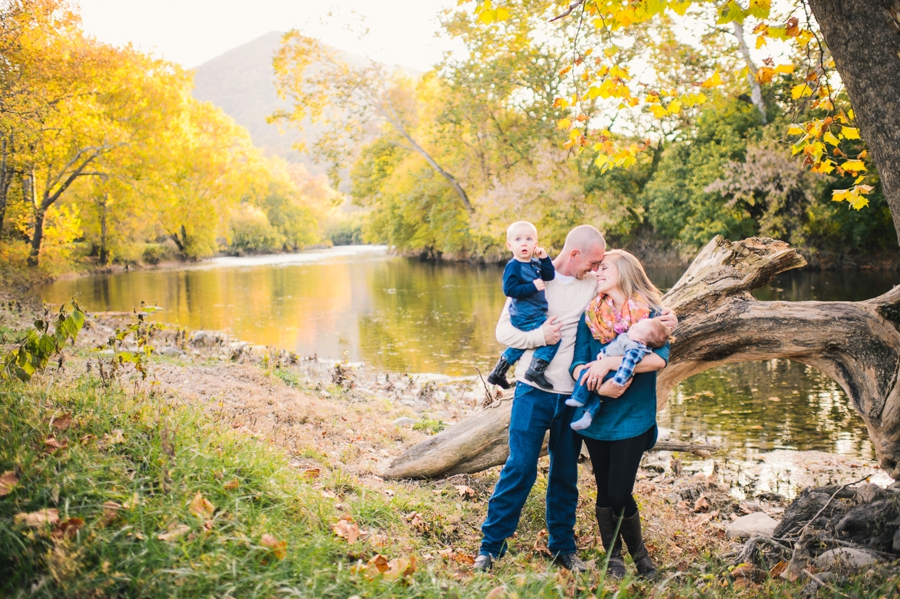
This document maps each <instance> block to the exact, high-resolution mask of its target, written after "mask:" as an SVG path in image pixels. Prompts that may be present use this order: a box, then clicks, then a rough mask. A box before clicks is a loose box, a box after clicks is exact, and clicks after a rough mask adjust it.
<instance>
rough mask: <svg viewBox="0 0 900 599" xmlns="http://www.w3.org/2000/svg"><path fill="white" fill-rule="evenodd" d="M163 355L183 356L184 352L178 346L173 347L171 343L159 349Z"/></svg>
mask: <svg viewBox="0 0 900 599" xmlns="http://www.w3.org/2000/svg"><path fill="white" fill-rule="evenodd" d="M158 353H159V354H160V355H162V356H183V355H184V352H183V351H181V349H179V348H177V347H172V346H171V345H169V346H166V347H164V348H162V349H161V350H159V352H158Z"/></svg>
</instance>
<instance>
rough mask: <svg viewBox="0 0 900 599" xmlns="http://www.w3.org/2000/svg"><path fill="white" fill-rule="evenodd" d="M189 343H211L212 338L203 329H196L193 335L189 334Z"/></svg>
mask: <svg viewBox="0 0 900 599" xmlns="http://www.w3.org/2000/svg"><path fill="white" fill-rule="evenodd" d="M191 344H192V345H212V344H213V338H212V336H211V335H210V334H209V333H205V332H203V331H196V332H195V333H194V334H193V335H191Z"/></svg>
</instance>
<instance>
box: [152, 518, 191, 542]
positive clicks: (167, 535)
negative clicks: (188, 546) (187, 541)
mask: <svg viewBox="0 0 900 599" xmlns="http://www.w3.org/2000/svg"><path fill="white" fill-rule="evenodd" d="M189 530H191V527H190V526H188V525H186V524H178V523H177V522H173V523H172V524H170V525H169V529H168V530H167V531H166V532H161V533H159V534H158V535H156V538H157V539H159V540H160V541H166V542H167V543H168V542H171V541H174V540H175V539H177V538H178V537H180V536H182V535H183V534H185V533H186V532H188V531H189Z"/></svg>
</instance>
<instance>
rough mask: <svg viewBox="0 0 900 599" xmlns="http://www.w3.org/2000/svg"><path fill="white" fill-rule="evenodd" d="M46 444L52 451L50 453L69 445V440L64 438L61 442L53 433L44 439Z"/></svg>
mask: <svg viewBox="0 0 900 599" xmlns="http://www.w3.org/2000/svg"><path fill="white" fill-rule="evenodd" d="M44 445H46V446H47V449H48V450H49V451H50V453H53V452H54V451H58V450H60V449H65V448H66V447H68V446H69V442H68V441H65V440H63V442H62V443H60V442H59V441H57V440H56V437H54V436H53V435H50V436H49V437H47V438H46V439H44Z"/></svg>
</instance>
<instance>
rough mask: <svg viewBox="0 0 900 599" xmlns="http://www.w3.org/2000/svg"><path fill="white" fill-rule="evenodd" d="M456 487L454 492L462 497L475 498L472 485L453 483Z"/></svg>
mask: <svg viewBox="0 0 900 599" xmlns="http://www.w3.org/2000/svg"><path fill="white" fill-rule="evenodd" d="M453 486H454V487H455V488H456V492H457V493H458V494H459V496H460V497H462V498H463V499H475V489H473V488H472V487H468V486H466V485H453Z"/></svg>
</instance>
